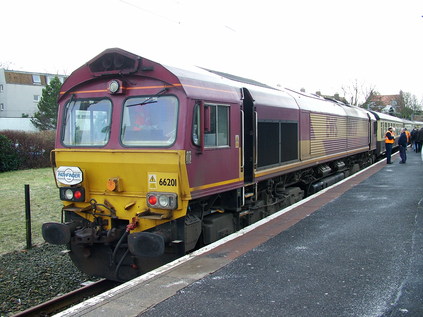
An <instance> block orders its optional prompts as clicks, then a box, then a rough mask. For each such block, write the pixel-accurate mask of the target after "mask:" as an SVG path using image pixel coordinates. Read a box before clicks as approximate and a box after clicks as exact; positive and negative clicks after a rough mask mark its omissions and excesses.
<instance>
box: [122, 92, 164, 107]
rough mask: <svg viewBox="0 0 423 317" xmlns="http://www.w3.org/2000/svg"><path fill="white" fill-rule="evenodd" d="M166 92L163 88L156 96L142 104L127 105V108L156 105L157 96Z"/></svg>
mask: <svg viewBox="0 0 423 317" xmlns="http://www.w3.org/2000/svg"><path fill="white" fill-rule="evenodd" d="M166 91H167V88H163V89H162V90H160V91H159V92H158V93H157V94H155V95H154V96H151V97H148V98H147V99H145V100H144V101H142V102H138V103H134V104H133V105H127V107H134V106H144V105H147V104H149V103H156V102H157V100H158V98H157V97H158V96H160V95H162V94H164V93H165V92H166Z"/></svg>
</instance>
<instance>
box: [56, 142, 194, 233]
mask: <svg viewBox="0 0 423 317" xmlns="http://www.w3.org/2000/svg"><path fill="white" fill-rule="evenodd" d="M54 156H55V164H56V166H57V167H60V166H77V167H79V168H80V169H81V170H82V172H83V174H84V176H83V181H82V183H81V185H82V187H84V188H85V195H86V197H85V202H64V205H65V209H66V208H69V207H76V208H75V209H74V210H78V208H80V210H81V211H79V212H77V214H78V215H80V216H81V217H83V218H85V219H87V220H89V221H91V222H92V221H94V218H95V216H99V215H101V213H99V211H96V215H93V214H92V213H89V212H86V208H88V209H89V206H90V201H91V200H92V199H94V200H95V201H96V203H97V204H101V205H108V206H109V207H111V208H113V210H115V212H116V214H115V216H116V217H117V219H123V220H128V221H129V222H130V223H131V222H133V221H134V218H135V219H136V221H137V222H138V226H137V227H136V228H135V229H134V230H133V232H139V231H144V230H147V229H150V228H153V227H155V226H157V225H160V224H162V223H165V222H168V221H171V220H174V219H177V218H180V217H183V216H185V215H186V212H187V207H188V202H189V200H190V199H191V195H190V189H189V185H188V177H187V172H186V166H185V151H182V150H180V151H177V150H128V149H125V150H99V149H98V150H93V149H72V150H68V149H60V150H59V149H56V150H55V151H54ZM109 182H115V185H116V186H113V184H112V186H110V185H109ZM149 192H166V193H175V194H176V195H177V209H175V210H163V209H154V208H149V207H148V206H147V203H146V197H147V194H148V193H149ZM104 213H105V214H108V212H107V210H104ZM104 219H107V217H105V218H104ZM106 228H107V229H110V228H111V221H108V223H107V225H106Z"/></svg>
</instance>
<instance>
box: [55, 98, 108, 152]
mask: <svg viewBox="0 0 423 317" xmlns="http://www.w3.org/2000/svg"><path fill="white" fill-rule="evenodd" d="M111 117H112V103H111V101H110V100H109V99H83V100H82V99H81V100H79V99H76V100H75V99H73V100H71V101H70V102H68V103H67V104H66V107H65V114H64V123H63V130H62V142H63V144H64V145H66V146H104V145H105V144H107V142H108V141H109V135H110V124H111Z"/></svg>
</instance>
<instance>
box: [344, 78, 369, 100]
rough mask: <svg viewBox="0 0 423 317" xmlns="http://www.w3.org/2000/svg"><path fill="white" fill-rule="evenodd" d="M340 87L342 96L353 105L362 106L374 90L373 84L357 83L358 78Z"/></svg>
mask: <svg viewBox="0 0 423 317" xmlns="http://www.w3.org/2000/svg"><path fill="white" fill-rule="evenodd" d="M341 89H342V91H343V93H344V98H345V99H346V100H348V102H350V104H352V105H353V106H362V105H363V104H365V103H366V102H367V100H368V99H369V98H370V97H371V96H372V95H373V94H375V92H376V91H375V86H374V85H370V86H366V84H365V83H359V81H358V79H355V80H354V81H353V82H352V83H351V84H349V85H344V86H342V87H341Z"/></svg>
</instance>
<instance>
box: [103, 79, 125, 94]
mask: <svg viewBox="0 0 423 317" xmlns="http://www.w3.org/2000/svg"><path fill="white" fill-rule="evenodd" d="M107 89H108V90H109V93H110V94H112V95H113V94H120V93H122V82H121V81H120V80H116V79H114V80H111V81H109V84H108V88H107Z"/></svg>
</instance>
